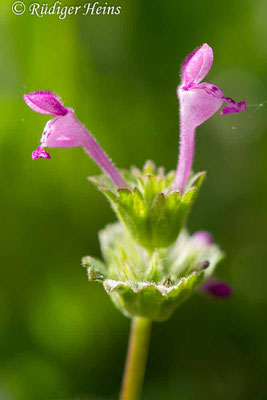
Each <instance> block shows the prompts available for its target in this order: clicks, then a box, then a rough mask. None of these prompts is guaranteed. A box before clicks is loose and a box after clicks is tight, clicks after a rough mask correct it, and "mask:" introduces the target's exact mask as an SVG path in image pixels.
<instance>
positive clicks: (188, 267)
mask: <svg viewBox="0 0 267 400" xmlns="http://www.w3.org/2000/svg"><path fill="white" fill-rule="evenodd" d="M99 239H100V244H101V251H102V254H103V258H104V262H101V261H99V260H96V259H94V258H92V257H89V256H87V257H84V258H83V265H84V266H85V267H86V268H87V269H88V276H89V279H90V280H93V281H99V282H102V284H103V286H104V288H105V290H106V291H107V293H108V294H109V295H110V296H111V299H112V301H113V303H114V304H115V305H116V307H117V308H118V309H119V310H121V311H122V313H123V314H124V315H126V316H128V317H134V316H142V317H147V318H149V319H151V320H155V321H163V320H166V319H167V318H169V317H170V315H171V314H172V312H173V311H174V310H175V309H176V308H177V307H178V306H179V305H180V304H181V302H182V301H183V300H185V299H186V298H188V297H189V296H190V295H192V294H193V293H194V291H195V289H196V288H197V287H198V286H199V285H200V284H201V283H202V281H203V280H205V279H207V277H208V276H209V275H210V274H211V273H212V272H213V270H214V268H215V266H216V264H217V263H218V261H219V260H220V259H221V258H222V256H223V255H222V252H221V251H220V249H219V248H218V247H217V246H216V245H214V244H203V243H200V242H199V241H197V240H196V239H195V238H194V236H191V237H190V236H189V235H188V234H187V233H186V231H185V230H183V231H182V232H181V233H180V235H179V237H178V239H177V240H176V241H175V243H174V244H173V245H172V246H170V247H169V248H167V249H163V248H161V249H159V250H155V251H154V252H149V251H147V250H146V249H145V248H143V247H142V246H140V245H138V244H137V243H136V241H134V240H133V238H132V236H131V235H130V234H129V233H128V231H127V230H126V229H125V227H124V225H123V224H121V223H115V224H112V225H108V226H107V227H106V228H105V229H104V230H103V231H101V232H100V234H99ZM207 261H209V263H208V262H207Z"/></svg>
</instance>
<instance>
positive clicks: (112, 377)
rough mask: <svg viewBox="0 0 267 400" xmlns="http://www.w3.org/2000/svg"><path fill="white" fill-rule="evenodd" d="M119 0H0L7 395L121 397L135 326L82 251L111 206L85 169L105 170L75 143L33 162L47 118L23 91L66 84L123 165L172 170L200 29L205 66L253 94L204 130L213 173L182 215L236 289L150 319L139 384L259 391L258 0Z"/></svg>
mask: <svg viewBox="0 0 267 400" xmlns="http://www.w3.org/2000/svg"><path fill="white" fill-rule="evenodd" d="M116 1H117V0H116ZM116 1H114V2H113V3H112V4H120V5H121V6H122V11H121V14H120V15H119V16H81V15H79V16H70V17H68V18H66V19H65V20H59V19H58V18H57V17H56V16H45V17H43V18H38V17H34V16H30V15H29V13H28V12H26V13H25V14H24V15H22V16H15V15H13V14H12V12H11V3H12V2H11V1H3V0H2V1H1V3H0V46H1V47H0V48H1V55H0V82H1V85H0V87H1V91H0V105H1V118H0V152H1V154H0V162H1V168H0V176H1V200H0V201H1V207H0V212H1V247H2V250H1V278H0V289H1V290H0V399H1V400H43V399H46V400H47V399H48V400H50V399H82V400H83V399H87V400H97V399H98V400H100V399H102V400H103V399H116V398H117V394H118V391H119V386H120V380H121V374H122V370H123V364H124V357H125V351H126V345H127V339H128V330H129V320H127V319H126V318H125V317H123V316H122V315H120V313H119V312H118V311H117V310H116V309H115V308H114V307H113V305H112V304H111V302H110V300H109V298H108V296H107V295H106V293H105V292H104V290H103V289H102V287H100V286H98V285H97V284H94V283H88V281H87V276H86V271H85V270H83V269H82V267H81V266H80V260H81V257H82V256H84V255H86V254H90V255H93V256H97V257H99V256H100V252H99V245H98V240H97V232H98V230H99V229H101V228H102V227H103V226H104V225H105V224H107V223H108V222H111V221H114V220H115V217H114V215H113V213H112V211H111V210H110V208H109V205H108V203H107V202H106V200H105V199H104V197H103V196H102V195H101V194H100V193H99V192H97V190H96V189H95V188H94V187H93V186H92V185H91V184H90V183H89V182H88V181H87V180H86V177H87V176H88V175H92V174H96V173H97V172H98V169H97V167H96V166H95V165H94V164H93V162H92V161H91V160H90V159H89V158H88V157H87V156H86V154H85V153H84V152H83V150H82V149H80V148H75V149H64V150H61V149H58V150H56V149H53V150H51V152H50V153H51V156H52V159H51V160H50V161H46V160H38V161H36V162H33V161H32V160H31V152H32V150H33V149H35V148H36V147H37V145H38V143H39V139H40V135H41V132H42V129H43V126H44V124H45V122H46V121H47V120H48V118H47V117H46V116H42V115H38V114H36V113H34V112H33V111H31V110H30V109H29V108H28V107H26V105H25V104H24V102H23V94H24V93H27V92H30V91H34V90H41V89H50V90H52V91H54V92H56V93H59V94H60V95H61V96H62V98H63V99H64V101H65V104H66V105H67V106H71V107H73V108H74V109H75V110H76V113H77V116H78V118H79V119H80V120H81V121H82V122H84V123H85V124H86V126H87V127H88V128H89V129H90V130H91V131H92V132H93V133H94V134H95V136H96V137H97V139H98V140H99V142H100V143H101V145H102V146H103V147H104V149H105V150H106V151H107V152H108V154H109V155H110V156H111V157H112V158H113V160H115V162H116V164H117V166H119V167H129V166H130V165H132V164H135V165H137V166H138V167H140V166H142V164H143V163H144V161H145V160H146V159H153V160H155V161H156V162H157V163H158V164H160V165H164V166H166V168H167V169H171V168H174V167H175V165H176V161H177V150H178V119H177V115H178V104H177V99H176V86H177V84H178V82H179V65H180V63H181V62H182V60H183V58H184V57H185V56H186V55H187V54H188V53H189V52H190V51H191V50H193V49H194V48H195V47H196V46H198V45H200V44H202V43H203V42H208V43H209V44H210V45H211V46H212V47H213V49H214V52H215V62H214V65H213V68H212V70H211V72H210V74H209V76H208V81H210V82H213V83H215V84H218V85H219V86H220V87H221V88H222V89H223V90H224V91H225V93H226V94H227V95H228V96H231V97H233V98H235V99H236V100H238V101H240V100H243V99H245V100H246V101H247V103H248V105H249V107H248V111H247V112H246V113H240V114H239V115H226V116H221V115H220V114H219V113H217V114H216V116H214V117H213V118H212V119H211V120H209V121H208V122H206V123H205V125H202V126H201V127H200V128H199V129H198V134H197V153H196V156H195V163H194V169H195V171H199V170H203V169H205V170H207V171H208V179H207V181H206V183H205V185H204V187H203V189H202V191H201V195H200V197H199V198H198V201H197V204H196V206H195V208H194V210H193V213H192V214H191V216H190V219H189V221H188V226H189V229H190V231H191V232H193V231H195V230H198V229H200V228H201V229H207V230H210V231H211V232H213V234H214V237H215V239H216V241H217V242H218V243H220V244H221V246H222V248H223V249H224V250H225V252H226V254H227V257H226V259H225V261H224V262H223V263H222V265H221V268H220V270H219V272H218V273H219V276H221V277H223V278H224V279H227V280H228V281H229V282H230V283H231V285H232V286H233V288H234V295H233V297H232V298H231V299H230V300H227V301H218V300H214V299H210V298H206V297H203V296H198V295H195V296H194V297H193V298H192V299H191V300H190V301H188V302H187V303H186V304H184V305H183V307H181V308H180V309H179V310H177V312H176V313H175V315H174V316H173V317H172V319H170V320H169V321H167V322H166V323H164V324H154V327H153V332H152V341H151V351H150V355H149V360H148V369H147V374H146V379H145V388H144V394H143V399H146V400H150V399H151V400H163V399H168V400H174V399H175V400H176V399H178V400H191V399H194V400H195V399H197V400H225V399H226V398H227V399H228V400H237V399H242V400H246V399H252V398H253V399H257V400H261V399H262V400H263V399H266V398H267V380H266V370H267V340H266V338H267V290H266V282H267V268H266V267H267V266H266V256H267V254H266V238H267V227H266V226H267V205H266V196H267V160H266V156H267V135H266V133H267V132H266V130H267V127H266V117H265V116H266V110H267V93H266V87H267V75H266V68H267V40H266V37H267V22H266V21H267V2H266V0H262V1H261V0H253V1H252V0H235V1H233V0H224V1H214V0H202V1H192V0H191V1H190V0H188V1H186V0H180V1H177V0H176V1H175V0H174V1H163V0H161V1H160V0H154V1H144V0H143V1H142V0H120V1H117V2H116ZM25 3H26V5H29V4H30V3H31V2H29V1H28V2H25ZM84 3H86V1H84V2H82V1H79V0H77V1H74V0H73V1H71V2H65V3H63V4H76V5H81V4H84ZM110 3H111V2H110ZM49 4H50V5H52V4H53V2H50V3H49ZM264 102H265V103H264ZM261 104H263V105H262V106H260V105H261Z"/></svg>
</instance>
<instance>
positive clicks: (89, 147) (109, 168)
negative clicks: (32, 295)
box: [83, 131, 126, 188]
mask: <svg viewBox="0 0 267 400" xmlns="http://www.w3.org/2000/svg"><path fill="white" fill-rule="evenodd" d="M87 134H88V135H86V136H87V140H86V143H85V145H84V146H83V147H84V149H85V151H86V152H87V153H88V154H89V156H90V157H92V159H93V160H94V161H95V162H96V164H97V165H98V166H99V167H100V168H101V169H102V171H103V172H104V173H105V174H106V175H108V177H109V178H110V179H111V180H112V182H113V183H114V185H115V186H116V187H117V188H121V187H125V186H126V184H125V181H124V179H123V178H122V176H121V174H120V173H119V171H118V170H117V168H116V167H115V165H114V164H113V163H112V161H111V160H110V159H109V158H108V156H107V154H106V153H105V152H104V150H102V148H101V147H100V146H99V144H98V143H97V141H96V139H95V138H94V137H93V135H92V134H91V133H90V132H88V131H87Z"/></svg>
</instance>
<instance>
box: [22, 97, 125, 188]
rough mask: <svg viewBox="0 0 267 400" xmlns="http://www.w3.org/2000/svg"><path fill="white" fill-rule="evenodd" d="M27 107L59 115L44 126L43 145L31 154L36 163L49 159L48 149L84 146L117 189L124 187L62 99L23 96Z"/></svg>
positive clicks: (100, 149) (95, 143)
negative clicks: (42, 159) (39, 159)
mask: <svg viewBox="0 0 267 400" xmlns="http://www.w3.org/2000/svg"><path fill="white" fill-rule="evenodd" d="M24 100H25V102H26V104H27V105H28V106H29V107H30V108H31V109H32V110H34V111H36V112H38V113H40V114H47V115H56V117H55V118H52V119H51V120H50V121H48V122H47V124H46V125H45V128H44V131H43V134H42V137H41V140H40V142H41V146H39V147H37V149H36V150H35V151H33V153H32V158H33V160H36V159H37V158H50V155H49V153H47V152H46V151H45V150H44V148H45V147H51V148H54V147H63V148H64V147H77V146H82V147H83V148H84V149H85V151H86V152H87V153H88V154H89V156H90V157H91V158H92V159H93V160H94V161H95V162H96V164H97V165H98V166H99V167H100V168H101V169H102V170H103V172H104V173H106V174H107V175H108V176H109V178H110V179H111V180H112V182H113V183H114V185H115V186H116V187H118V188H119V187H125V182H124V179H123V178H122V176H121V174H120V173H119V171H118V170H117V169H116V168H115V166H114V165H113V163H112V162H111V160H110V159H109V158H108V156H107V155H106V153H105V152H104V151H103V150H102V148H101V147H100V146H99V144H98V143H97V141H96V139H95V138H94V137H93V135H92V134H91V133H90V132H88V130H87V129H86V128H85V126H84V125H83V124H82V123H81V122H80V121H78V119H77V118H76V116H75V114H74V111H73V110H72V109H71V108H67V107H65V106H64V105H63V103H62V101H61V99H60V98H59V97H58V96H56V95H55V94H54V93H51V92H34V93H29V94H25V95H24Z"/></svg>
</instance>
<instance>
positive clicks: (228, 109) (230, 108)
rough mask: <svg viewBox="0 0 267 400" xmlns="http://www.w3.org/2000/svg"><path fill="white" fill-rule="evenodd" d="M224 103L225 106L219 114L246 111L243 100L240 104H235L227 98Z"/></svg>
mask: <svg viewBox="0 0 267 400" xmlns="http://www.w3.org/2000/svg"><path fill="white" fill-rule="evenodd" d="M225 102H226V104H227V105H226V106H225V107H224V108H223V109H222V111H221V114H232V113H238V112H239V111H246V109H247V105H246V102H245V100H243V101H240V103H236V102H235V101H234V100H232V99H230V98H229V97H225Z"/></svg>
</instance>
